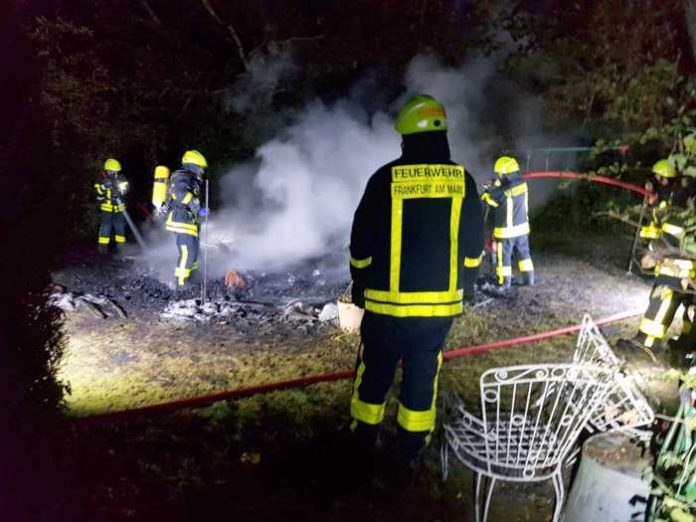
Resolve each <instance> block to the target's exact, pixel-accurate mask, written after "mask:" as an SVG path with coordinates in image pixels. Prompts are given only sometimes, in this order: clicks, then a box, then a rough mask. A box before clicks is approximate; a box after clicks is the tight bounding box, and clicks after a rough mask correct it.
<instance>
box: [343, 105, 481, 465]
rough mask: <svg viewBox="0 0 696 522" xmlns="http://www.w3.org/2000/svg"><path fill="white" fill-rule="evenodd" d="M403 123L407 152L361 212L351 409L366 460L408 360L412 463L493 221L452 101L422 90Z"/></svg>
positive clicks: (405, 447) (355, 239) (354, 256)
mask: <svg viewBox="0 0 696 522" xmlns="http://www.w3.org/2000/svg"><path fill="white" fill-rule="evenodd" d="M395 129H396V131H397V132H398V133H399V134H400V135H401V137H402V155H401V157H400V158H399V159H397V160H395V161H392V162H391V163H388V164H386V165H384V166H383V167H381V168H380V169H379V170H377V172H375V173H374V174H373V175H372V177H371V178H370V179H369V181H368V183H367V186H366V188H365V192H364V194H363V196H362V199H361V200H360V203H359V205H358V208H357V210H356V211H355V215H354V218H353V226H352V231H351V241H350V271H351V276H352V279H353V287H352V288H353V291H352V292H353V302H354V303H355V304H357V305H358V306H359V307H361V308H364V309H365V315H364V318H363V320H362V324H361V327H360V334H361V339H362V343H361V349H360V352H359V354H358V359H357V368H356V378H355V381H354V384H353V394H352V399H351V406H350V414H351V417H352V423H351V431H352V432H353V434H354V441H355V442H357V446H358V447H359V448H362V449H361V450H360V451H364V452H365V454H362V455H361V457H362V458H361V459H359V461H363V462H364V459H366V458H367V459H368V460H369V458H368V455H369V453H370V452H371V451H372V450H373V449H374V447H375V444H376V442H377V437H378V433H379V427H380V424H381V422H382V419H383V417H384V410H385V406H386V394H387V392H388V390H389V388H390V387H391V385H392V380H393V378H394V373H395V371H396V367H397V365H398V363H399V361H401V362H402V363H403V381H402V386H401V393H400V399H399V406H398V415H397V422H398V439H399V444H398V447H399V454H400V455H401V457H402V458H403V460H402V462H405V463H407V464H408V465H409V467H412V466H411V465H414V464H415V463H416V462H417V457H418V455H419V454H420V452H421V450H422V449H423V448H424V447H425V445H426V444H427V443H428V442H429V439H430V434H431V433H432V431H433V428H434V426H435V400H436V396H437V378H438V374H439V371H440V365H441V364H442V349H443V347H444V342H445V337H446V336H447V333H448V331H449V329H450V327H451V325H452V321H453V318H454V317H456V316H457V315H459V314H460V313H461V312H462V310H463V303H462V298H463V297H464V295H465V293H467V294H471V293H473V289H474V281H475V279H476V272H477V270H478V266H479V265H480V263H481V256H482V250H483V219H482V214H481V204H480V201H479V197H478V194H477V190H476V184H475V182H474V180H473V178H472V177H471V176H470V175H469V174H468V173H467V172H465V170H464V168H463V167H461V166H460V165H457V164H456V163H454V162H453V161H451V160H450V149H449V144H448V140H447V117H446V115H445V109H444V107H443V106H442V105H441V104H440V103H439V102H438V101H437V100H435V99H434V98H433V97H431V96H427V95H419V96H415V97H413V98H411V99H410V100H409V101H408V102H407V103H406V104H405V105H404V107H403V108H402V109H401V111H400V112H399V114H398V117H397V120H396V125H395ZM361 465H362V464H361ZM366 465H368V464H367V463H366Z"/></svg>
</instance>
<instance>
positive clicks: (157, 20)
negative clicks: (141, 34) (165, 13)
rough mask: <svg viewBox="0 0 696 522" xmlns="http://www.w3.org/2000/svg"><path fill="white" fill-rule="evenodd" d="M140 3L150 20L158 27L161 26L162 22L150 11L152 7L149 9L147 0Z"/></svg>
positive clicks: (141, 0)
mask: <svg viewBox="0 0 696 522" xmlns="http://www.w3.org/2000/svg"><path fill="white" fill-rule="evenodd" d="M140 3H141V4H142V6H143V7H144V8H145V10H146V11H147V14H148V15H150V19H151V20H152V21H153V22H155V24H157V25H159V26H160V27H161V26H162V21H161V20H160V19H159V18H158V17H157V15H156V14H155V12H154V11H153V10H152V7H150V4H149V3H148V2H147V0H140Z"/></svg>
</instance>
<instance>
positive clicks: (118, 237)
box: [94, 158, 128, 254]
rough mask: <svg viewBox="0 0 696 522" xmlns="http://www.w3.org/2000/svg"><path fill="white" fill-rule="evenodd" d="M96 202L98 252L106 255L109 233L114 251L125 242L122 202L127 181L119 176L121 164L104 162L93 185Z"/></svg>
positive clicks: (111, 160)
mask: <svg viewBox="0 0 696 522" xmlns="http://www.w3.org/2000/svg"><path fill="white" fill-rule="evenodd" d="M94 190H95V191H96V193H97V202H98V203H99V210H100V211H101V224H100V226H99V252H100V253H102V254H106V253H107V252H108V251H109V244H110V243H111V231H112V229H113V232H114V240H115V243H116V250H117V251H120V250H121V246H122V245H123V244H125V242H126V220H125V218H124V217H123V211H124V210H125V209H126V204H125V203H124V201H123V198H124V196H125V195H126V193H127V192H128V180H126V178H125V176H123V174H121V164H120V163H119V162H118V161H117V160H115V159H113V158H109V159H107V160H106V161H105V162H104V169H103V171H102V172H101V174H100V175H99V179H98V180H97V182H96V183H95V184H94Z"/></svg>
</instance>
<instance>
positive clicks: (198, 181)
mask: <svg viewBox="0 0 696 522" xmlns="http://www.w3.org/2000/svg"><path fill="white" fill-rule="evenodd" d="M207 167H208V162H207V161H206V159H205V157H204V156H203V154H201V153H200V152H198V151H197V150H189V151H186V153H185V154H184V156H183V158H182V159H181V168H180V169H179V170H177V171H175V172H173V173H172V175H171V177H170V178H169V193H168V202H167V204H168V209H169V212H168V214H167V219H166V221H165V225H164V227H165V229H166V230H168V231H169V232H174V234H175V235H176V246H177V248H178V250H179V259H178V261H177V264H176V269H175V270H174V275H175V276H176V286H177V288H178V289H184V288H186V286H187V283H188V282H189V280H190V278H191V274H192V272H194V271H195V270H197V269H198V250H199V245H200V242H199V238H198V233H199V231H200V220H199V217H200V216H202V215H204V212H205V211H206V209H201V203H200V194H201V189H202V186H203V174H204V172H205V169H206V168H207Z"/></svg>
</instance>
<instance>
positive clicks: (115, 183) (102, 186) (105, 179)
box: [94, 173, 128, 212]
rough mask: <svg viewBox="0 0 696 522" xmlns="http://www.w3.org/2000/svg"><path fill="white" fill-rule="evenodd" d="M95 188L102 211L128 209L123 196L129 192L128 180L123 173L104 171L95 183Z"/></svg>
mask: <svg viewBox="0 0 696 522" xmlns="http://www.w3.org/2000/svg"><path fill="white" fill-rule="evenodd" d="M94 190H95V191H96V193H97V202H98V203H99V210H101V211H102V212H123V211H124V210H125V209H126V205H125V203H124V202H123V197H124V196H125V195H126V192H128V180H126V177H125V176H124V175H122V174H121V173H116V174H106V173H102V174H101V175H100V177H99V180H98V181H97V182H96V183H95V184H94Z"/></svg>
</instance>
